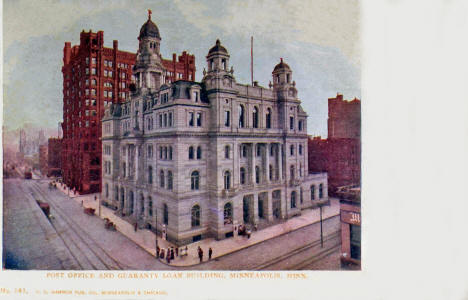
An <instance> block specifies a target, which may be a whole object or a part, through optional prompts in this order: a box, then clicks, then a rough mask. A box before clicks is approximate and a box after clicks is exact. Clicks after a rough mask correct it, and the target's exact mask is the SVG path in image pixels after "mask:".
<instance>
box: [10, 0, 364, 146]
mask: <svg viewBox="0 0 468 300" xmlns="http://www.w3.org/2000/svg"><path fill="white" fill-rule="evenodd" d="M148 9H151V10H152V12H153V14H152V20H153V21H154V22H155V23H156V24H157V26H158V28H159V31H160V34H161V38H162V41H161V53H162V55H163V57H164V58H171V57H172V53H177V54H180V53H181V52H182V51H188V52H189V53H191V54H194V55H195V57H196V67H197V73H196V80H197V81H200V80H201V79H202V77H203V75H202V72H203V68H204V67H205V66H206V60H205V57H206V55H207V53H208V50H209V49H210V48H211V47H212V46H213V45H214V44H215V41H216V39H217V38H219V39H220V40H221V43H222V44H223V45H224V46H225V47H226V48H227V50H228V51H229V54H230V56H231V57H230V64H231V65H232V66H233V68H234V76H235V77H236V81H237V82H239V83H244V84H246V83H250V37H251V36H253V37H254V80H256V81H258V82H259V84H260V85H261V86H264V87H267V86H268V83H269V81H270V80H271V72H272V71H273V68H274V66H275V65H276V64H277V63H279V61H280V58H283V59H284V61H285V62H286V63H287V64H288V65H289V66H290V67H291V69H292V71H293V80H295V81H296V87H297V89H298V97H299V99H300V100H301V101H302V106H303V108H304V109H305V111H306V112H307V113H308V115H309V118H308V133H309V134H310V135H314V136H317V135H320V136H322V137H326V135H327V134H326V133H327V114H328V100H327V99H328V98H331V97H335V96H336V94H337V93H340V94H343V95H344V97H345V99H349V100H351V99H353V98H354V97H357V98H359V99H360V98H361V88H360V85H361V79H360V75H361V57H360V53H361V41H360V10H359V1H353V0H314V1H304V0H290V1H279V0H278V1H276V0H270V1H261V0H256V1H248V0H239V1H222V0H218V1H208V0H202V1H196V2H195V1H188V0H172V1H170V0H167V1H163V0H161V1H158V0H153V1H124V0H114V1H67V0H61V1H59V0H42V1H33V0H4V3H3V14H4V15H3V30H4V35H3V54H4V58H3V59H4V66H3V84H4V90H3V104H4V107H3V113H4V127H5V129H7V130H14V129H17V128H20V127H22V126H23V125H24V124H25V123H30V124H33V125H34V126H37V127H43V128H57V124H58V122H61V121H62V73H61V67H62V58H63V46H64V43H65V42H66V41H70V42H71V43H72V45H77V44H78V43H79V35H80V32H81V31H82V30H86V31H89V30H90V29H91V30H92V31H93V32H97V31H99V30H102V31H104V44H105V46H106V47H110V48H112V41H113V40H118V41H119V49H120V50H125V51H131V52H136V50H137V48H138V40H137V36H138V33H139V30H140V27H141V26H142V25H143V23H144V22H146V20H147V10H148Z"/></svg>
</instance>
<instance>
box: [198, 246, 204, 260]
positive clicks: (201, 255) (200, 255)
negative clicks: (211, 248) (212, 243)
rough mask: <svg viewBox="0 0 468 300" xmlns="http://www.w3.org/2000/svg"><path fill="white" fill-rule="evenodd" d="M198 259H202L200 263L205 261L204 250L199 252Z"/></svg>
mask: <svg viewBox="0 0 468 300" xmlns="http://www.w3.org/2000/svg"><path fill="white" fill-rule="evenodd" d="M198 258H199V259H200V262H202V261H203V250H202V249H201V248H200V251H198Z"/></svg>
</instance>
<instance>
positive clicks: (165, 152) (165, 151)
mask: <svg viewBox="0 0 468 300" xmlns="http://www.w3.org/2000/svg"><path fill="white" fill-rule="evenodd" d="M163 149H164V159H167V147H166V146H164V148H163Z"/></svg>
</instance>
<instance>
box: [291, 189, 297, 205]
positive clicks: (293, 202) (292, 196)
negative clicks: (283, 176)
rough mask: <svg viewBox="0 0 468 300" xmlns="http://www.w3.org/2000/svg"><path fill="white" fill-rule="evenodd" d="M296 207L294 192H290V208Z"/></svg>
mask: <svg viewBox="0 0 468 300" xmlns="http://www.w3.org/2000/svg"><path fill="white" fill-rule="evenodd" d="M295 207H296V191H292V192H291V208H295Z"/></svg>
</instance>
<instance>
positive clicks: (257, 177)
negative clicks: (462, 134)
mask: <svg viewBox="0 0 468 300" xmlns="http://www.w3.org/2000/svg"><path fill="white" fill-rule="evenodd" d="M255 183H257V184H258V183H260V168H259V167H258V166H255Z"/></svg>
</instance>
